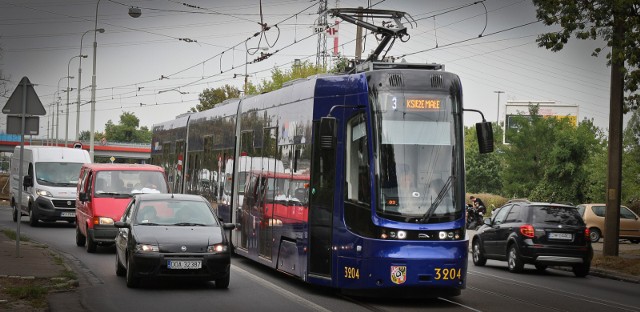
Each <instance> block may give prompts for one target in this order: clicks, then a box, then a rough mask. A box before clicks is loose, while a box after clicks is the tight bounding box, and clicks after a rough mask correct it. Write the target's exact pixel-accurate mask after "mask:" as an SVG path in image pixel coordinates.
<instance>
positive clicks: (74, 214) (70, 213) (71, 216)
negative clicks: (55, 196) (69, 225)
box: [60, 212, 76, 218]
mask: <svg viewBox="0 0 640 312" xmlns="http://www.w3.org/2000/svg"><path fill="white" fill-rule="evenodd" d="M60 216H61V217H70V218H73V217H75V216H76V213H75V212H61V213H60Z"/></svg>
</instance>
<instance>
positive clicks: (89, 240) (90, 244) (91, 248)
mask: <svg viewBox="0 0 640 312" xmlns="http://www.w3.org/2000/svg"><path fill="white" fill-rule="evenodd" d="M86 237H87V244H86V245H85V248H86V249H87V252H88V253H94V252H96V249H97V247H98V244H97V243H96V242H95V241H94V240H93V237H91V235H89V233H88V230H87V236H86Z"/></svg>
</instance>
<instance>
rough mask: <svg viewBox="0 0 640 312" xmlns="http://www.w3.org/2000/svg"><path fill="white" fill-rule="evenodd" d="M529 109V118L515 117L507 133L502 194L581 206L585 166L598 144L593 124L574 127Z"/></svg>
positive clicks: (565, 121) (586, 172)
mask: <svg viewBox="0 0 640 312" xmlns="http://www.w3.org/2000/svg"><path fill="white" fill-rule="evenodd" d="M537 111H538V108H537V107H531V108H530V118H527V117H525V116H522V117H518V120H517V121H516V122H518V127H519V129H517V130H513V131H512V130H509V138H510V142H511V144H510V146H509V148H508V149H506V150H505V163H506V164H507V165H506V166H505V168H504V171H503V183H504V186H505V187H504V193H505V194H507V195H510V196H509V197H526V198H529V199H530V200H536V201H555V202H574V203H582V202H584V201H585V199H586V198H587V196H586V194H585V187H586V186H587V185H589V183H588V176H589V174H588V171H587V168H586V166H585V165H586V164H587V163H588V161H589V159H590V157H591V155H592V153H593V151H594V149H597V147H599V143H600V142H599V141H598V140H597V139H596V138H595V137H594V134H593V132H591V131H592V130H593V124H592V123H590V122H587V123H580V124H579V125H578V126H577V127H574V126H573V125H571V124H570V123H569V121H568V120H567V119H556V118H544V117H542V116H540V115H538V114H537Z"/></svg>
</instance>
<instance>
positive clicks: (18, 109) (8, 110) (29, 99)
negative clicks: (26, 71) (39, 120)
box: [2, 77, 47, 116]
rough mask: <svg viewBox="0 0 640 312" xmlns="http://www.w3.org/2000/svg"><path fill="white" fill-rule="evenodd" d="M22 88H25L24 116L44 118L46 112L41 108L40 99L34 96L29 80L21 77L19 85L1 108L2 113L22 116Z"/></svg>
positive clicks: (23, 95) (23, 94) (34, 91)
mask: <svg viewBox="0 0 640 312" xmlns="http://www.w3.org/2000/svg"><path fill="white" fill-rule="evenodd" d="M24 88H26V89H27V90H26V91H27V92H26V107H25V108H26V109H25V115H32V116H44V115H46V114H47V111H46V110H45V109H44V106H42V102H40V98H39V97H38V95H37V94H36V90H35V89H34V88H33V84H31V81H29V78H27V77H22V80H20V83H19V84H18V85H17V86H16V89H15V90H14V91H13V93H12V94H11V97H9V100H8V101H7V104H5V105H4V107H3V108H2V113H3V114H7V115H22V104H23V100H25V99H24V97H25V92H24Z"/></svg>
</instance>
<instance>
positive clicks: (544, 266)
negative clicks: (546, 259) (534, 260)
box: [535, 264, 548, 272]
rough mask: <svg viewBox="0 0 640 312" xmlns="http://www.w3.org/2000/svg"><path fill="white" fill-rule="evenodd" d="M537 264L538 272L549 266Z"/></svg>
mask: <svg viewBox="0 0 640 312" xmlns="http://www.w3.org/2000/svg"><path fill="white" fill-rule="evenodd" d="M535 266H536V270H538V272H544V271H545V270H546V269H547V267H548V266H547V265H546V264H536V265H535Z"/></svg>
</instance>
